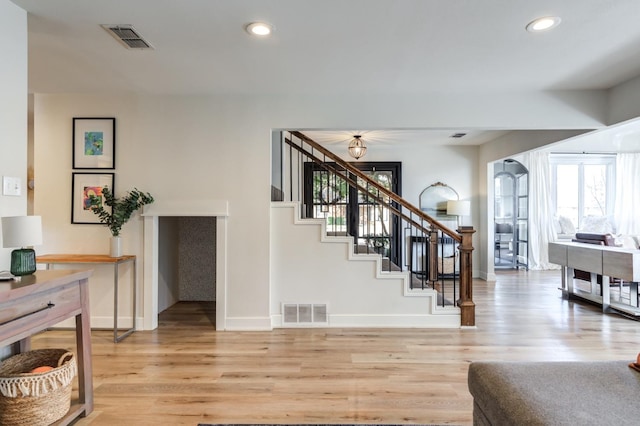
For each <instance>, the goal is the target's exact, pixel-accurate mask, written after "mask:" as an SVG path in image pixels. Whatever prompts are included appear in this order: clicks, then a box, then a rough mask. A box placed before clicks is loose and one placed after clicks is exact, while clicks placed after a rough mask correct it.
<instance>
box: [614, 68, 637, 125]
mask: <svg viewBox="0 0 640 426" xmlns="http://www.w3.org/2000/svg"><path fill="white" fill-rule="evenodd" d="M609 92H610V93H609V120H608V123H609V124H615V123H620V122H622V121H626V120H629V119H632V118H636V117H638V116H640V102H638V99H640V76H638V77H636V78H633V79H631V80H629V81H627V82H625V83H622V84H619V85H617V86H616V87H614V88H613V89H611V90H610V91H609Z"/></svg>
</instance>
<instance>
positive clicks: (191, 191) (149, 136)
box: [25, 93, 603, 325]
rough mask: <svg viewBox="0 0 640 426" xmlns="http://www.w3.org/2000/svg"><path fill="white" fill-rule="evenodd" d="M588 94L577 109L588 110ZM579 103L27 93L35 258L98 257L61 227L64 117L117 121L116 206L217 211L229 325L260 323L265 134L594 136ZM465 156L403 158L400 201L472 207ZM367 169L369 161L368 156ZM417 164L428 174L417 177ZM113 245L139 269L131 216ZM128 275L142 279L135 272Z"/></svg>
mask: <svg viewBox="0 0 640 426" xmlns="http://www.w3.org/2000/svg"><path fill="white" fill-rule="evenodd" d="M596 95H597V94H593V95H592V96H587V98H588V99H586V100H589V101H593V99H592V98H593V97H594V96H596ZM596 97H597V96H596ZM582 100H583V99H582V98H580V97H577V98H576V97H571V96H568V95H565V94H561V95H558V96H555V95H554V94H550V93H545V94H539V93H521V94H513V93H510V94H495V93H494V94H490V95H485V96H482V95H478V94H474V95H459V96H458V97H455V96H454V97H446V96H444V95H434V96H432V97H425V96H414V95H411V96H393V97H391V96H387V97H385V96H361V97H358V99H357V102H354V100H353V99H351V98H350V97H348V96H344V97H340V98H329V97H313V98H310V97H295V98H294V97H287V96H277V95H273V96H231V95H229V96H147V95H109V94H96V95H73V94H66V95H53V94H51V95H46V94H37V95H35V102H34V114H35V118H34V123H35V124H34V126H35V128H34V138H35V161H34V163H35V173H36V179H37V182H38V183H37V187H36V192H35V213H36V214H41V215H42V216H43V226H44V240H45V244H44V247H43V249H41V250H40V252H42V253H45V252H48V253H54V252H71V253H73V252H75V253H94V252H95V253H106V252H107V247H108V237H109V233H108V231H107V229H106V228H104V227H102V226H97V225H71V224H70V205H71V195H70V192H71V184H70V181H71V172H72V170H71V126H72V118H73V117H91V116H103V117H116V121H117V130H116V146H117V149H116V153H117V159H116V171H115V172H116V183H115V189H116V195H122V194H123V192H124V191H125V190H129V189H131V188H133V187H134V186H136V187H138V188H140V189H142V190H144V191H149V192H151V194H153V196H154V197H155V198H156V199H157V200H162V199H164V200H166V199H175V198H178V199H180V198H184V199H203V198H207V197H210V198H211V199H224V200H228V201H229V217H228V220H227V226H228V250H227V263H228V268H227V278H228V291H227V305H226V312H227V317H228V318H231V319H233V322H232V323H233V324H242V323H243V322H246V323H247V324H256V323H262V324H265V325H266V324H270V321H269V315H270V307H269V303H268V300H269V291H270V287H269V285H270V282H269V281H270V276H269V269H270V266H269V265H270V245H269V229H270V222H269V216H270V176H271V173H270V155H271V148H270V138H271V131H272V129H274V128H275V129H286V128H289V129H292V128H329V129H340V128H370V129H385V128H386V129H398V128H486V129H510V128H521V127H524V128H545V127H547V126H549V127H554V126H557V127H562V128H592V127H598V126H601V123H602V121H603V119H602V117H599V116H598V115H597V113H598V111H596V110H597V109H598V108H596V110H594V109H593V108H591V107H588V105H587V104H586V103H585V105H584V107H581V108H576V105H577V104H579V102H581V101H582ZM25 102H26V98H25ZM354 104H355V106H354ZM25 109H26V104H25ZM471 151H473V149H471ZM441 155H442V156H445V159H446V160H448V159H454V158H455V159H458V160H461V161H462V162H463V163H464V164H465V166H461V167H457V168H456V167H453V166H451V167H448V166H447V167H445V166H443V165H445V164H448V163H449V161H440V160H439V158H440V156H441ZM474 155H475V154H469V153H463V154H459V153H455V151H453V152H449V151H439V152H437V153H435V152H434V154H433V156H432V154H430V153H428V152H425V154H424V157H425V158H415V159H414V161H413V162H411V159H410V158H405V159H403V161H406V166H405V170H407V171H406V173H410V174H411V175H415V176H416V177H417V179H416V181H415V182H409V180H408V179H405V182H404V184H405V188H406V190H405V193H406V195H407V196H409V197H412V196H413V197H415V196H416V195H415V194H416V193H418V194H419V191H418V190H419V189H420V190H421V188H423V187H424V186H426V185H429V184H431V183H433V182H432V180H439V181H443V182H445V183H448V184H450V185H452V186H454V187H456V189H457V190H458V192H460V194H461V196H463V197H468V198H470V199H475V200H477V199H478V198H477V197H478V194H481V193H480V190H479V189H478V188H481V187H479V186H477V185H475V184H474V179H475V178H474V174H475V173H476V172H477V174H476V176H477V175H480V174H481V173H482V171H481V170H480V169H479V167H481V165H482V162H480V163H476V164H475V165H474V164H471V163H473V158H474ZM368 159H371V160H373V159H375V157H374V155H373V154H371V157H369V158H368ZM427 162H429V163H430V167H424V169H423V170H421V168H422V167H423V163H427ZM466 165H468V167H469V168H470V169H471V170H476V172H473V171H469V170H467V166H466ZM411 170H415V171H416V172H415V173H414V172H413V171H411ZM421 173H422V174H421ZM485 187H486V182H485ZM480 210H482V206H480ZM474 221H475V219H474ZM123 238H124V249H125V252H127V253H131V254H136V255H138V257H139V262H144V261H145V259H144V253H143V244H142V220H141V219H140V218H139V217H138V216H136V217H134V219H133V220H132V221H131V222H130V223H128V224H127V225H125V227H124V228H123ZM476 245H477V243H476ZM248 265H251V267H248ZM139 266H140V267H139V268H138V279H139V280H141V279H142V270H143V267H141V264H140V265H139ZM110 279H111V278H110V276H109V275H108V274H102V273H101V272H100V271H96V276H95V277H94V278H93V279H92V284H91V285H92V288H91V292H92V306H91V309H92V315H93V316H105V318H106V316H107V315H110V312H111V309H112V302H111V299H110V297H109V293H110V292H111V291H112V290H111V287H112V284H111V283H110ZM123 281H125V282H126V280H123ZM142 296H144V295H142ZM94 303H95V304H96V306H94ZM140 308H141V306H140ZM123 309H124V308H123ZM139 312H142V310H141V309H140V310H139Z"/></svg>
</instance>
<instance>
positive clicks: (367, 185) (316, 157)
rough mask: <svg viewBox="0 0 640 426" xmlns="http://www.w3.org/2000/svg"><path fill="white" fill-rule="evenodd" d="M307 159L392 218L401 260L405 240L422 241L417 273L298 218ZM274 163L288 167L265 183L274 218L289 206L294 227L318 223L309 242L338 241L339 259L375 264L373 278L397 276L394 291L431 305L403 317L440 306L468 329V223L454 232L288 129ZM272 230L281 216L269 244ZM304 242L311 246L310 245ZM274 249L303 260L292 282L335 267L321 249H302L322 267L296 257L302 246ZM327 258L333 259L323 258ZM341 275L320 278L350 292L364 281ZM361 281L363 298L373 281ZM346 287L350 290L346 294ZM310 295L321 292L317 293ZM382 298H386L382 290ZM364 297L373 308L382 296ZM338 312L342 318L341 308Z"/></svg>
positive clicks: (471, 310) (471, 320)
mask: <svg viewBox="0 0 640 426" xmlns="http://www.w3.org/2000/svg"><path fill="white" fill-rule="evenodd" d="M311 162H312V163H314V165H315V166H314V167H316V168H318V167H320V168H322V170H323V171H324V173H326V174H327V176H330V179H332V180H333V182H334V183H335V182H339V184H340V185H342V186H344V185H345V184H346V185H349V186H350V187H352V188H354V189H355V190H357V191H358V192H357V193H358V194H359V195H358V197H359V198H362V199H365V200H366V202H367V203H368V204H372V205H375V206H378V207H377V209H379V210H380V211H382V210H384V212H385V214H388V215H393V220H396V221H399V222H400V223H401V229H402V230H403V235H402V238H403V240H402V241H403V243H402V244H403V248H402V250H403V251H404V252H405V253H404V254H403V256H401V257H400V259H402V258H406V256H407V248H406V246H405V243H407V242H409V241H421V242H423V247H422V249H423V258H422V259H421V260H420V262H421V266H422V270H420V271H416V270H415V269H414V270H409V269H411V268H407V266H406V264H404V262H402V263H401V264H400V265H397V264H395V263H393V262H390V261H389V259H388V258H386V257H383V256H381V255H380V254H378V253H376V251H375V250H373V251H372V247H371V245H370V244H369V243H370V241H369V240H366V244H363V241H362V239H359V240H358V242H355V241H354V238H353V237H351V236H346V235H340V233H339V232H334V231H335V230H334V229H331V230H330V229H328V228H327V224H326V220H325V219H305V218H303V216H304V212H307V211H309V210H310V209H309V208H305V207H303V206H302V204H303V203H304V202H305V199H306V198H305V197H304V196H303V192H304V189H303V186H304V182H303V180H304V176H303V175H304V170H305V168H306V166H305V165H308V164H309V163H311ZM280 164H281V165H282V166H283V170H285V169H288V171H287V172H286V173H285V175H286V176H283V179H281V181H280V182H272V201H277V202H274V203H273V204H272V206H273V209H272V212H274V218H275V217H276V216H280V215H281V213H282V212H278V209H283V208H287V209H290V210H291V211H292V213H293V215H294V219H293V221H292V222H293V223H294V224H296V225H302V224H313V225H315V226H316V228H317V227H318V226H319V227H320V232H321V235H320V236H319V238H318V239H317V240H316V241H319V242H322V243H327V242H331V243H340V244H341V245H342V246H343V248H342V250H344V248H347V253H346V256H345V259H346V260H349V261H366V262H369V263H375V274H374V275H375V278H376V279H387V280H398V282H399V283H400V282H401V287H402V289H403V290H402V293H401V295H402V297H405V298H410V297H411V296H421V297H428V298H429V299H430V300H431V301H432V302H433V304H432V303H429V304H428V305H430V306H428V307H427V306H425V305H423V306H422V307H421V309H422V311H421V312H414V311H412V310H411V309H412V308H411V307H405V309H407V314H406V315H408V316H412V315H422V314H425V313H427V314H428V315H438V314H439V312H444V311H446V313H447V315H450V314H451V313H452V312H454V311H455V312H456V314H455V315H457V316H458V323H457V325H458V326H468V327H473V326H475V304H474V303H473V298H472V293H473V292H472V274H471V271H472V266H471V253H472V251H473V246H472V235H473V233H474V232H475V231H474V230H473V228H471V227H460V228H459V229H457V230H456V231H453V230H451V229H449V228H447V227H446V226H445V225H443V224H442V223H440V222H438V221H437V220H435V219H434V218H432V217H430V216H428V215H427V214H425V213H424V212H422V211H421V210H420V209H418V208H417V207H415V206H413V205H412V204H410V203H408V202H407V201H406V200H404V199H403V198H402V197H400V196H398V195H397V194H395V193H393V192H391V191H389V190H388V189H386V188H385V187H383V186H381V185H380V184H378V183H377V182H376V181H374V180H372V179H370V178H369V177H368V176H367V175H366V174H364V173H362V172H361V171H360V170H359V169H357V168H356V167H354V166H353V165H351V164H349V163H347V162H345V161H343V160H342V159H340V158H339V157H338V156H336V155H335V154H333V153H331V152H330V151H328V150H327V149H326V148H324V147H322V146H321V145H319V144H317V143H316V142H315V141H313V140H311V139H310V138H308V137H307V136H305V135H304V134H302V133H300V132H297V131H292V132H288V133H287V134H286V136H285V137H284V138H283V149H282V158H281V162H280ZM307 191H308V190H307ZM274 194H276V196H274ZM330 203H331V201H327V209H328V208H330V207H331V206H330ZM316 204H317V203H316ZM323 208H324V207H323ZM276 212H277V213H276ZM279 227H282V228H286V226H285V225H284V224H283V223H282V222H281V220H280V218H279V219H278V225H277V226H275V227H274V224H273V223H272V229H273V230H274V231H272V238H274V237H275V240H276V241H279V240H278V235H277V233H276V234H274V232H275V230H276V229H279ZM286 233H287V234H288V235H290V236H291V237H292V238H294V237H293V234H295V231H291V230H287V231H286ZM329 234H331V235H329ZM343 234H344V233H343ZM294 239H295V238H294ZM311 239H312V238H311ZM445 240H446V241H452V242H453V243H454V244H455V256H454V257H453V258H452V259H444V258H443V257H444V255H443V256H442V257H441V256H438V255H435V254H437V253H444V251H441V250H443V249H442V247H441V242H442V241H445ZM297 244H304V243H302V240H300V241H297ZM310 244H311V245H313V242H311V243H310ZM316 250H317V251H323V249H321V248H319V247H316ZM281 251H284V252H286V253H287V254H288V256H290V257H291V258H292V259H290V260H291V261H292V262H294V261H295V262H297V263H299V264H305V265H306V268H307V269H305V270H298V276H297V278H298V279H299V280H308V279H309V278H308V277H305V275H306V274H309V273H311V274H321V275H322V274H323V273H324V272H326V271H332V270H334V269H336V268H337V266H336V265H335V264H334V263H333V262H337V260H336V259H335V258H334V257H333V256H332V255H330V254H327V253H325V255H324V256H321V255H320V254H319V253H314V252H313V251H311V252H309V253H307V255H308V257H309V259H311V262H318V260H317V259H319V263H322V265H317V264H313V263H308V261H305V260H304V259H303V258H302V257H301V256H300V254H301V253H303V252H305V249H304V248H302V247H299V248H297V249H294V250H290V249H288V248H287V246H285V245H282V246H278V247H273V248H272V251H271V252H272V253H280V252H281ZM430 253H431V254H430ZM293 259H295V260H293ZM327 259H332V260H331V261H330V262H328V261H327ZM445 260H448V261H449V262H450V263H451V260H453V262H452V265H453V270H452V271H451V273H449V274H448V275H447V276H446V277H445V274H442V273H439V272H442V271H443V268H444V267H445V265H444V263H443V262H444V261H445ZM398 263H400V262H398ZM450 267H451V266H450ZM294 269H297V268H294ZM278 273H282V271H280V270H278ZM341 273H342V274H344V275H339V274H338V275H335V274H331V273H328V274H327V277H325V279H326V280H331V279H333V280H337V281H341V282H342V285H343V286H344V288H350V289H351V290H353V287H354V286H355V287H358V288H359V284H358V283H360V282H361V281H363V280H364V279H360V278H353V277H352V275H351V274H350V273H349V272H346V271H341ZM285 275H287V274H285ZM344 277H347V278H344ZM287 279H289V280H290V279H293V280H295V279H296V276H288V277H287ZM314 281H317V280H314ZM354 282H355V284H354ZM325 285H326V284H325ZM368 285H369V286H370V287H366V286H363V287H362V288H361V289H360V288H359V291H361V292H362V295H361V296H360V298H364V299H367V298H368V297H369V296H366V297H364V296H363V295H365V294H367V295H368V294H370V292H371V288H374V287H375V286H376V285H375V284H371V283H370V284H368ZM285 287H286V286H285ZM307 290H308V289H307ZM349 292H350V293H353V291H349ZM284 293H286V294H287V295H290V294H292V293H293V294H295V291H294V292H288V291H285V292H284ZM298 293H300V294H303V293H305V292H304V291H301V292H298ZM309 293H311V294H313V293H314V292H313V291H309ZM316 293H322V292H321V291H319V292H316ZM329 293H330V292H329ZM333 296H335V295H332V297H330V298H331V299H332V300H334V298H333ZM386 296H387V297H389V295H386ZM289 297H292V296H289ZM327 297H328V296H327ZM354 297H355V295H354ZM383 297H384V296H383ZM370 302H371V303H372V304H373V305H376V303H381V301H371V300H370ZM388 303H399V304H400V305H402V302H399V301H396V300H395V299H394V300H393V302H392V301H391V299H390V300H389V301H388ZM338 304H341V303H338ZM409 305H411V303H409ZM273 310H274V311H277V306H274V309H273ZM384 311H385V310H384V309H382V310H381V312H384ZM375 312H376V311H375V310H374V311H371V312H368V313H367V315H373V316H375ZM343 314H344V315H348V313H347V312H346V311H345V312H344V313H343ZM394 315H400V313H399V312H396V313H394ZM422 323H424V322H422ZM372 326H373V325H372ZM379 326H384V325H379ZM411 326H416V325H411Z"/></svg>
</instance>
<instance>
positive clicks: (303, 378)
mask: <svg viewBox="0 0 640 426" xmlns="http://www.w3.org/2000/svg"><path fill="white" fill-rule="evenodd" d="M559 281H560V272H559V271H548V272H535V271H529V272H526V271H517V272H516V271H514V272H499V273H498V280H497V282H495V283H492V282H484V281H477V282H475V283H474V300H475V301H476V304H477V307H476V313H477V321H476V323H477V329H464V330H460V329H454V330H451V329H442V330H420V329H277V330H274V331H271V332H216V331H215V330H214V328H213V325H212V324H213V321H214V318H215V315H214V312H213V310H212V308H211V306H210V305H209V306H208V305H206V304H205V305H203V304H199V303H181V304H178V305H176V306H175V307H173V308H171V309H169V310H168V311H167V312H165V313H163V314H162V315H161V318H160V327H159V328H158V329H157V330H155V331H140V332H136V333H135V334H133V335H132V336H130V337H128V338H127V339H125V340H124V341H122V342H121V343H118V344H114V343H113V342H112V341H111V339H112V334H111V332H108V331H94V332H93V335H92V342H93V354H94V357H93V363H94V388H95V411H94V412H93V413H92V414H91V415H90V416H89V417H87V418H85V419H81V420H80V421H79V422H77V425H89V424H90V425H95V426H98V425H110V426H111V425H120V426H124V425H191V426H195V425H197V424H198V423H288V424H291V423H316V424H318V423H324V424H327V423H407V424H410V423H414V424H415V423H422V424H425V423H438V424H455V425H469V424H471V414H472V400H471V396H470V394H469V392H468V388H467V370H468V366H469V363H470V362H471V361H478V360H523V361H524V360H549V361H551V360H563V361H584V360H629V361H631V360H635V358H636V355H637V354H638V351H640V323H639V322H635V321H632V320H629V319H626V318H622V317H620V316H616V315H610V314H604V315H603V314H602V313H601V312H600V311H599V310H598V308H596V307H594V306H590V305H588V304H585V303H580V302H574V301H566V300H563V299H562V298H561V294H560V291H559V290H558V289H557V288H558V287H559ZM33 346H34V348H38V347H56V348H58V347H60V348H73V337H72V332H70V331H63V330H52V331H48V332H45V333H42V334H40V335H38V336H36V337H34V339H33Z"/></svg>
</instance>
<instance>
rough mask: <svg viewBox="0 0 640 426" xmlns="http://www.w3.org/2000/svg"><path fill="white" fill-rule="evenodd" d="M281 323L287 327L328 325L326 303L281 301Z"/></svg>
mask: <svg viewBox="0 0 640 426" xmlns="http://www.w3.org/2000/svg"><path fill="white" fill-rule="evenodd" d="M282 325H283V326H289V327H326V326H328V325H329V316H328V314H327V305H326V304H313V303H283V304H282Z"/></svg>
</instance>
